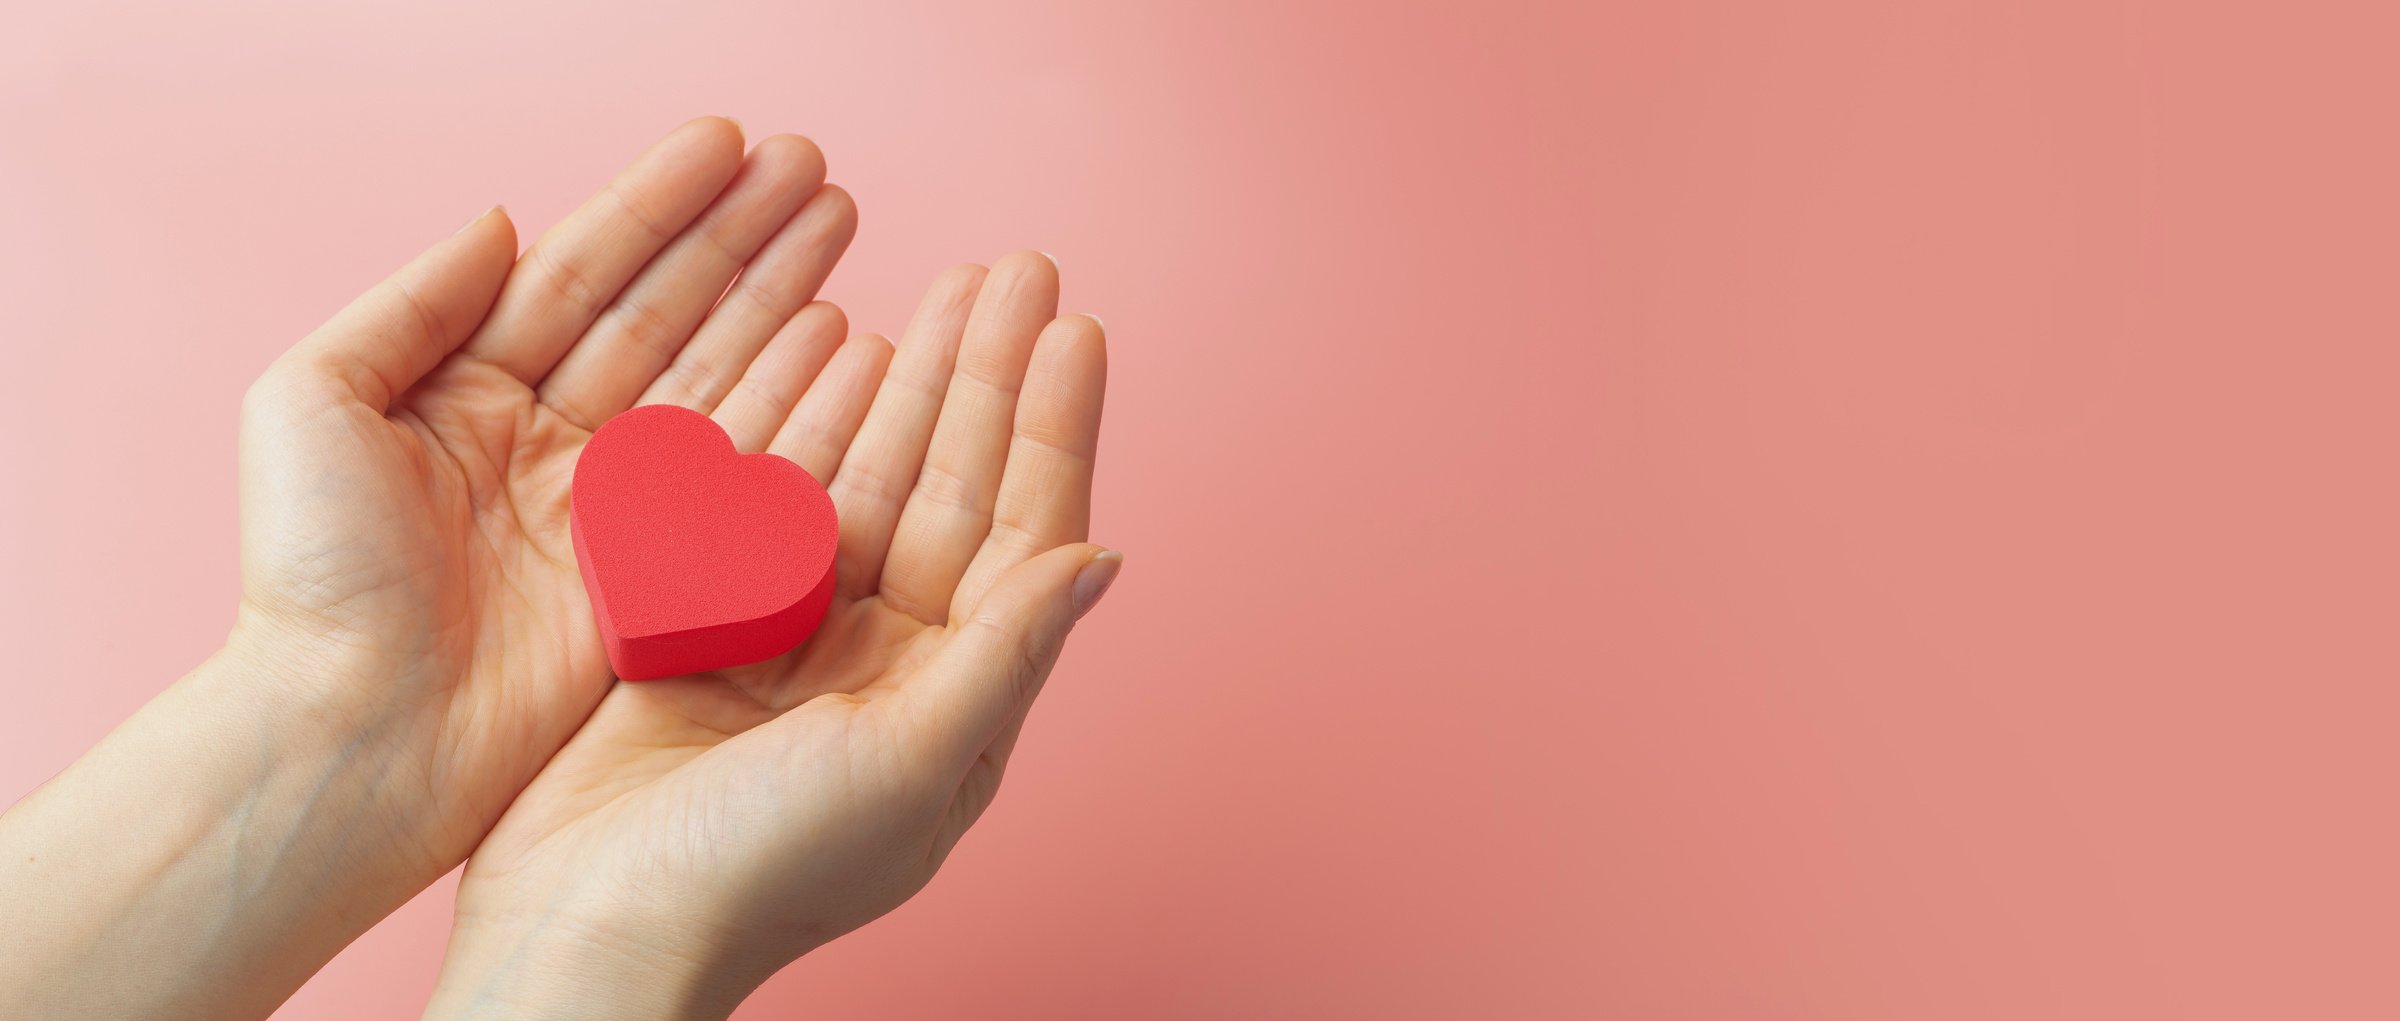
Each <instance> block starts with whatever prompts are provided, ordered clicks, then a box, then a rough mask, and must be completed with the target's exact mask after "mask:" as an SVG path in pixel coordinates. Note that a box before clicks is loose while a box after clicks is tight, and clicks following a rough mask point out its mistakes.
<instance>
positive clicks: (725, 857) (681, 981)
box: [0, 118, 1122, 1018]
mask: <svg viewBox="0 0 2400 1021" xmlns="http://www.w3.org/2000/svg"><path fill="white" fill-rule="evenodd" d="M744 150H745V142H744V139H743V136H742V133H741V130H740V128H739V127H738V126H737V125H735V124H733V123H732V122H730V121H726V120H724V119H721V118H702V119H700V120H696V121H693V122H691V123H688V124H685V125H684V126H682V127H681V128H678V129H677V130H676V131H674V132H673V133H671V134H669V135H668V136H667V137H666V138H665V139H663V140H661V141H660V142H659V143H658V144H657V145H655V146H654V147H652V148H651V149H650V150H649V151H648V152H647V153H645V154H644V155H643V156H642V157H640V158H639V159H637V160H636V161H635V162H634V163H633V164H632V165H631V166H629V167H627V168H626V169H625V170H624V171H623V172H622V173H621V174H620V175H619V176H618V177H617V178H616V179H615V180H614V181H613V182H612V183H611V184H610V185H609V186H608V187H607V188H605V189H603V190H602V191H601V192H600V193H599V194H598V195H596V196H594V198H593V199H591V200H590V201H589V202H587V203H586V204H585V205H584V206H583V207H581V208H580V209H578V210H577V211H576V212H575V213H573V214H572V215H570V216H569V217H568V218H567V219H565V220H563V221H562V222H560V223H559V224H558V225H557V226H556V227H555V228H553V229H552V230H550V231H549V232H548V233H547V234H545V235H544V236H543V237H542V238H541V239H540V240H539V241H537V242H535V243H534V244H533V245H532V246H531V247H530V248H528V249H526V250H525V251H524V252H523V253H522V255H520V254H519V252H518V247H517V241H516V235H515V229H514V227H513V225H512V224H511V223H510V221H509V220H508V218H507V216H506V215H505V214H504V213H502V212H500V211H499V210H497V209H495V210H493V211H491V212H489V213H486V214H484V215H482V216H480V217H477V218H475V219H474V220H473V221H472V222H470V223H469V224H467V226H466V227H464V228H462V229H461V230H460V231H459V232H458V233H457V234H456V235H455V236H453V237H450V238H448V239H446V240H444V241H442V242H440V243H439V244H437V245H435V246H434V247H433V248H432V249H430V250H428V251H427V252H426V253H425V254H424V255H422V256H420V257H419V258H418V259H417V260H416V261H414V262H412V263H411V264H409V265H408V266H407V267H405V268H403V269H402V270H401V271H400V272H398V273H397V274H395V275H394V276H393V277H391V278H390V279H389V280H387V281H385V282H384V283H383V284H380V285H378V286H377V287H376V288H374V289H373V290H371V291H369V292H368V293H367V294H365V295H364V296H362V297H360V298H359V299H358V301H356V302H354V303H353V304H352V305H350V306H349V307H347V308H345V309H344V310H343V311H342V312H340V313H339V314H337V315H336V316H335V317H334V318H333V319H332V320H330V321H329V322H327V323H326V324H325V326H323V327H321V328H320V329H319V330H318V331H317V332H315V333H314V334H312V335H310V336H309V337H307V338H306V339H304V340H303V341H301V342H300V343H299V344H298V345H296V346H295V347H294V348H293V349H292V350H291V351H290V352H289V353H288V354H286V355H285V356H284V357H283V358H281V359H280V360H278V361H277V362H276V363H275V365H274V366H273V367H271V368H270V369H269V370H268V371H267V372H266V374H265V375H264V376H262V377H261V378H260V380H259V381H258V383H257V384H256V385H255V386H253V387H252V388H251V391H250V393H249V394H248V395H247V397H246V398H245V400H244V402H243V412H242V414H243V427H242V452H241V493H242V578H243V586H242V588H243V597H242V602H241V605H240V607H239V609H238V611H237V613H236V621H235V624H234V627H233V629H232V632H231V634H230V636H229V638H228V640H227V642H226V645H225V647H224V649H223V650H221V651H220V652H219V653H217V654H216V655H215V656H212V657H210V658H209V660H208V661H207V662H206V663H204V664H203V665H202V666H201V667H199V668H197V669H195V670H194V671H193V673H192V674H191V675H189V676H187V677H186V678H185V679H183V680H182V681H180V682H178V683H176V684H175V685H173V686H171V687H169V688H168V689H167V690H166V691H165V692H164V693H162V694H161V695H160V696H159V697H158V698H157V699H156V700H154V701H153V702H152V703H151V704H150V705H148V706H146V707H144V708H143V709H142V710H141V711H140V712H139V713H137V714H136V715H135V716H134V717H133V718H132V719H130V720H128V721H127V722H126V723H125V724H124V725H123V726H121V727H120V728H118V730H117V731H115V732H114V733H112V734H110V735H109V737H108V738H107V739H105V740H104V741H103V742H102V743H101V744H100V745H99V746H97V747H96V748H94V749H93V751H92V752H91V753H89V754H88V755H86V756H85V757H84V758H83V759H81V760H79V761H78V762H77V763H76V764H74V765H73V766H72V767H70V768H69V769H67V770H66V771H65V772H63V773H61V774H60V775H59V776H58V777H57V778H55V779H53V780H52V781H51V782H50V783H48V784H46V785H44V786H43V787H42V788H40V789H38V790H37V791H35V792H34V793H33V794H31V795H29V796H27V797H26V798H25V800H24V801H22V802H20V803H19V804H18V805H17V806H16V807H15V808H13V809H11V810H10V811H9V812H8V813H7V814H6V815H5V816H0V904H5V905H7V906H8V909H9V910H8V914H9V916H10V924H8V925H6V926H0V1016H8V1017H18V1016H26V1017H45V1018H78V1017H109V1018H117V1017H176V1018H217V1017H224V1018H243V1017H260V1016H264V1015H265V1014H266V1013H268V1012H269V1011H271V1010H273V1009H274V1007H275V1006H276V1005H277V1004H279V1003H281V1002H282V1001H283V999H284V998H286V997H287V996H289V995H290V993H291V992H292V991H293V990H294V989H295V988H297V987H298V985H299V984H300V983H301V982H303V981H305V980H306V978H307V977H308V976H309V975H310V974H312V973H314V972H315V971H316V969H317V968H318V967H320V966H322V965H323V964H324V962H325V961H326V960H327V959H329V958H330V957H331V956H332V955H333V954H334V953H335V952H337V951H339V950H340V949H341V948H342V947H343V946H344V945H346V944H348V943H349V942H350V941H351V940H352V939H354V938H356V937H357V936H358V935H359V934H360V933H361V932H363V931H365V930H366V929H367V928H368V927H369V926H371V925H373V924H374V922H375V921H376V920H378V919H380V918H381V917H382V916H383V915H385V914H387V913H389V912H390V911H391V910H392V909H394V908H396V907H397V906H398V905H399V904H401V903H402V902H404V901H406V900H407V899H408V897H410V896H411V895H413V894H414V893H415V892H417V891H418V890H420V889H422V888H423V887H424V886H425V885H426V884H428V883H430V882H431V881H432V880H433V879H435V878H437V877H439V876H440V875H442V874H443V873H444V872H446V871H448V870H449V869H451V868H453V867H455V866H456V865H458V864H459V863H460V862H461V861H466V862H467V869H466V873H465V878H464V879H463V881H462V883H461V886H460V890H459V896H458V917H457V923H456V925H455V927H454V928H453V930H452V934H451V940H450V947H449V951H448V955H447V958H446V960H445V962H444V965H443V969H442V975H441V979H440V983H439V986H438V989H437V991H436V993H435V996H434V998H433V1001H432V1003H431V1004H430V1005H429V1006H428V1008H427V1015H428V1016H432V1017H445V1018H447V1017H519V1016H523V1017H532V1016H573V1017H587V1018H607V1017H620V1016H621V1017H645V1018H650V1017H722V1016H724V1015H725V1014H726V1013H728V1012H729V1011H730V1010H731V1009H732V1008H733V1006H734V1005H735V1004H737V1003H739V1002H740V1000H741V999H742V997H743V996H745V995H747V994H748V993H749V991H750V990H751V989H753V988H755V987H756V986H757V984H758V983H759V982H761V981H764V980H765V978H766V977H767V976H768V975H771V974H772V973H773V972H774V971H775V970H776V969H777V968H779V967H781V966H782V965H784V964H786V963H788V962H790V961H791V960H793V959H794V958H796V957H798V956H800V955H802V954H805V953H807V952H808V951H809V950H811V949H813V948H815V947H817V946H819V945H822V944H823V943H824V942H826V941H827V940H830V939H832V938H834V937H836V936H838V935H840V934H842V933H845V932H848V931H850V930H852V929H855V928H857V927H859V926H861V925H864V924H866V923H867V922H869V921H872V920H873V919H874V918H876V917H877V916H879V915H881V914H883V913H884V912H886V911H889V910H891V909H892V908H893V907H895V906H897V905H898V904H899V903H901V902H902V901H904V900H906V899H907V898H908V897H909V896H910V895H912V894H914V893H915V892H916V891H917V890H918V889H920V888H922V887H923V886H924V884H925V883H926V882H927V881H928V880H929V879H930V878H931V877H932V875H933V873H934V870H935V869H937V868H938V867H939V866H940V864H941V862H942V860H943V859H944V857H945V856H947V855H948V854H949V853H950V851H951V850H952V848H953V847H955V846H956V845H957V843H958V841H959V839H960V837H961V836H962V835H963V834H964V833H965V831H966V830H967V828H968V827H970V826H972V825H973V824H974V822H975V820H976V819H977V817H978V816H980V815H981V814H982V812H983V810H984V809H985V808H986V807H988V806H989V805H990V803H991V801H992V799H993V796H994V794H995V793H996V791H997V789H998V786H999V783H1000V777H1001V773H1002V771H1003V769H1004V768H1005V767H1006V765H1007V762H1008V758H1009V753H1010V751H1011V750H1012V749H1013V748H1014V746H1015V744H1016V740H1017V736H1018V733H1019V731H1020V728H1021V727H1022V726H1023V724H1024V721H1025V716H1026V713H1027V712H1028V710H1029V709H1030V707H1031V705H1032V702H1033V699H1034V696H1035V695H1036V694H1037V693H1038V692H1039V690H1040V689H1041V686H1042V683H1043V681H1044V680H1045V679H1046V678H1047V677H1048V675H1049V673H1050V671H1051V668H1052V666H1053V665H1054V664H1055V663H1056V661H1057V658H1058V655H1059V652H1060V650H1061V648H1062V647H1063V644H1064V642H1065V639H1066V636H1067V633H1068V631H1069V630H1070V629H1071V628H1072V627H1073V625H1074V623H1075V621H1076V620H1077V619H1078V618H1079V617H1080V616H1082V614H1083V613H1084V612H1086V611H1088V610H1089V609H1090V608H1091V606H1092V605H1093V604H1094V603H1095V602H1096V601H1097V600H1098V599H1099V597H1100V595H1101V593H1103V592H1105V591H1106V589H1107V587H1108V585H1109V583H1110V582H1111V581H1112V580H1113V579H1114V577H1115V575H1116V572H1117V569H1118V567H1119V565H1120V564H1121V563H1122V560H1121V558H1120V557H1118V556H1117V555H1116V554H1115V553H1113V552H1110V551H1107V550H1105V549H1103V548H1101V547H1099V546H1095V545H1092V544H1091V543H1090V542H1088V541H1087V540H1088V538H1089V536H1088V531H1089V528H1090V518H1091V481H1092V470H1093V463H1094V457H1095V455H1096V453H1097V444H1098V435H1099V426H1100V413H1101V395H1102V392H1103V390H1104V388H1105V379H1106V375H1107V368H1106V353H1105V344H1104V341H1103V336H1102V330H1101V327H1100V323H1099V321H1098V320H1097V319H1094V318H1092V317H1090V316H1082V315H1070V316H1063V317H1062V316H1060V315H1059V312H1058V308H1057V305H1058V270H1057V265H1056V263H1055V261H1054V260H1052V259H1050V258H1048V257H1046V256H1043V255H1040V254H1038V253H1030V252H1028V253H1019V254H1015V255H1010V256H1007V257H1004V258H1002V259H999V260H997V261H996V262H994V263H993V264H992V265H991V266H990V267H989V268H988V269H986V268H984V267H981V266H962V267H958V268H956V269H953V270H950V271H948V272H946V273H944V274H942V275H941V276H940V277H939V278H938V279H937V280H936V281H935V283H934V284H933V286H932V288H931V289H930V290H929V292H928V293H927V295H926V298H925V300H924V303H923V305H922V307H921V308H920V309H919V310H918V312H917V314H916V316H915V318H914V320H913V321H912V322H911V323H910V324H909V325H908V328H907V329H906V330H905V331H904V332H903V333H902V334H901V336H900V339H899V341H898V343H897V344H896V345H895V344H893V343H889V342H887V341H885V340H884V339H883V338H881V337H878V336H874V335H861V336H857V337H851V338H849V339H848V340H844V339H843V338H844V335H845V333H846V332H847V329H848V326H847V323H846V322H845V320H844V318H843V316H842V314H841V313H840V311H838V310H836V309H835V308H834V307H833V306H831V305H828V304H825V303H822V302H818V301H815V300H814V299H815V296H816V292H817V290H818V288H819V286H820V285H821V284H822V283H823V282H824V280H825V277H826V275H827V274H828V273H829V272H830V271H831V269H832V266H833V264H834V262H835V260H836V259H838V258H839V257H840V255H841V252H842V250H843V249H844V247H845V246H846V245H847V244H848V242H849V239H850V237H851V234H852V232H853V230H854V228H855V223H856V214H855V210H854V208H853V206H852V204H851V201H850V198H849V196H848V195H847V194H846V193H844V192H842V191H841V190H840V189H839V188H836V187H833V186H831V185H826V184H824V173H825V166H824V161H823V158H822V157H821V156H820V155H819V154H818V152H817V149H816V147H815V146H814V145H812V144H810V143H809V142H807V141H806V140H804V139H801V138H798V137H795V136H789V135H782V136H774V137H769V138H766V139H763V140H761V141H759V142H758V143H757V144H756V145H755V146H751V147H749V148H748V151H747V153H746V154H745V151H744ZM729 286H730V290H728V287H729ZM720 296H722V297H720ZM649 403H674V404H680V405H684V406H687V407H691V408H693V409H695V410H698V411H701V412H704V413H707V414H709V415H710V416H712V417H713V418H714V419H716V421H717V422H718V423H719V424H721V425H723V426H724V427H725V429H726V431H727V432H728V434H729V435H731V436H732V437H733V439H734V441H735V444H736V445H737V446H738V447H740V448H742V449H743V450H744V451H745V452H757V451H768V452H772V453H775V454H779V455H782V456H785V457H788V458H790V459H792V460H793V461H795V462H797V463H798V464H800V465H801V466H802V467H804V468H806V469H807V470H808V471H809V472H810V473H811V474H812V475H814V476H816V477H817V478H818V479H821V480H828V481H827V488H828V490H829V491H830V492H831V493H832V494H833V497H834V502H835V506H836V508H837V510H838V512H839V514H840V516H841V544H840V551H839V556H838V558H837V559H838V562H837V567H836V578H837V586H838V591H837V595H836V598H835V601H834V604H833V607H832V609H831V611H830V612H829V613H828V615H827V617H826V620H825V623H824V624H823V626H822V627H821V628H820V629H819V631H818V632H817V633H816V635H815V636H813V637H812V638H811V639H810V640H809V641H808V642H807V643H805V644H803V645H802V646H801V647H800V648H798V649H796V650H794V651H793V652H792V653H790V654H788V655H786V656H783V657H781V658H779V659H776V660H772V661H769V662H767V663H761V664H755V665H751V666H746V667H737V668H732V669H727V670H722V671H717V672H714V673H709V674H701V675H695V676H690V677H683V678H676V679H671V680H664V681H650V682H641V683H629V682H617V681H615V679H614V678H613V677H612V675H611V674H610V672H609V668H608V663H607V660H606V658H605V656H604V655H603V652H602V648H601V644H600V639H599V636H598V632H597V629H596V627H595V625H594V622H593V617H592V613H591V610H590V607H589V604H588V603H587V602H586V598H585V596H584V592H583V585H582V580H581V578H580V576H579V575H578V573H577V569H576V563H575V557H574V554H573V550H572V549H571V547H570V542H569V538H568V530H567V514H568V483H569V480H570V478H571V476H572V472H573V468H574V463H575V458H576V455H577V454H578V452H579V451H580V450H581V448H582V446H583V444H584V442H585V441H586V440H587V439H589V437H590V435H591V430H592V429H593V428H595V427H596V426H597V425H598V424H599V423H600V422H602V421H605V420H606V419H607V418H608V417H609V416H611V415H614V414H615V413H617V412H619V411H623V410H625V409H626V408H629V407H633V406H635V405H637V404H649ZM470 854H471V855H472V857H471V858H470Z"/></svg>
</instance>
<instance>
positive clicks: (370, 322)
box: [284, 206, 517, 412]
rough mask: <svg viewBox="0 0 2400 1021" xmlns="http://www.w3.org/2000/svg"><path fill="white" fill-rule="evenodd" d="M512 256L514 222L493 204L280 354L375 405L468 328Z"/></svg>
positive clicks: (487, 305)
mask: <svg viewBox="0 0 2400 1021" xmlns="http://www.w3.org/2000/svg"><path fill="white" fill-rule="evenodd" d="M516 257H517V229H516V225H514V224H512V223H510V222H509V220H508V213H507V212H506V211H504V210H502V209H501V208H500V207H498V206H494V207H492V208H491V209H490V210H488V211H486V212H485V213H484V214H483V215H481V216H478V217H476V218H475V219H473V220H471V221H468V223H467V225H466V226H465V227H461V228H459V230H458V232H457V233H456V234H453V235H451V236H450V237H448V238H445V239H443V240H442V242H441V243H439V244H436V245H434V246H433V247H432V248H429V249H426V251H425V253H424V254H422V255H419V256H417V257H416V258H415V259H413V260H411V261H410V262H409V264H408V265H406V266H403V267H401V268H400V271H399V272H397V273H394V274H392V275H391V276H390V277H387V278H385V279H384V281H383V282H382V283H379V284H376V285H375V286H374V287H373V288H371V289H369V290H368V291H367V293H365V294H362V295H360V296H359V297H358V300H356V301H353V302H351V303H350V304H349V305H348V306H347V307H345V308H343V309H342V310H341V311H339V312H336V313H334V315H333V318H331V319H328V320H326V321H325V325H323V326H320V327H318V328H317V329H316V330H315V331H314V332H312V333H310V334H309V335H308V336H307V338H305V339H303V340H302V341H301V342H300V343H299V344H297V345H294V346H293V348H292V350H291V352H290V353H289V354H287V355H285V356H284V360H285V362H286V363H287V364H289V365H291V366H294V367H297V369H298V370H299V371H301V372H304V373H307V374H309V375H311V376H314V377H317V378H320V379H324V380H328V381H330V382H332V383H334V384H336V385H338V386H340V387H342V388H344V389H345V390H347V391H348V392H349V395H350V396H351V397H353V398H355V399H356V400H358V401H360V402H361V403H364V404H366V405H367V406H369V407H371V408H374V409H375V410H376V411H377V412H381V411H383V410H384V409H386V408H388V407H390V406H391V403H392V401H393V400H394V399H396V398H398V397H399V396H400V394H401V393H402V392H403V391H406V390H407V389H408V388H409V387H410V386H413V385H415V384H416V382H417V380H418V379H419V378H421V377H423V376H424V375H425V374H426V373H427V372H430V371H432V370H433V367H434V366H435V365H438V364H440V363H441V360H442V358H443V357H444V356H446V355H448V354H449V353H450V352H451V351H452V350H454V349H455V348H457V347H458V345H459V342H461V341H463V340H465V339H466V338H467V336H468V335H469V334H470V333H473V332H474V330H475V326H476V324H477V323H480V322H482V321H483V317H484V313H486V312H489V311H490V310H491V307H492V299H493V298H494V296H496V295H498V294H499V293H500V287H501V284H502V283H503V282H504V281H506V280H507V279H508V268H509V266H510V264H512V263H514V262H515V261H516Z"/></svg>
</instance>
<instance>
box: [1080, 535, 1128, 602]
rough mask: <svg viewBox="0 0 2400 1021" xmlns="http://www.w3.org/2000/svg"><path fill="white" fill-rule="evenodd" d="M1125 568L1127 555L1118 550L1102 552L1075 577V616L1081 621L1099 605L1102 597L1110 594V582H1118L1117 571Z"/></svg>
mask: <svg viewBox="0 0 2400 1021" xmlns="http://www.w3.org/2000/svg"><path fill="white" fill-rule="evenodd" d="M1124 566H1125V554H1123V553H1119V552H1117V551H1116V550H1113V549H1112V550H1101V551H1100V552H1099V553H1098V554H1097V555H1095V556H1093V557H1092V560H1091V562H1090V563H1088V564H1085V565H1083V570H1082V571H1080V572H1078V573H1077V574H1076V575H1075V591H1074V593H1073V598H1074V600H1075V616H1076V617H1077V618H1078V619H1081V618H1082V617H1083V615H1084V614H1087V613H1090V612H1092V607H1094V606H1097V605H1099V603H1100V597H1101V596H1104V595H1107V594H1108V586H1109V583H1110V582H1113V581H1116V580H1117V569H1118V568H1121V567H1124Z"/></svg>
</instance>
